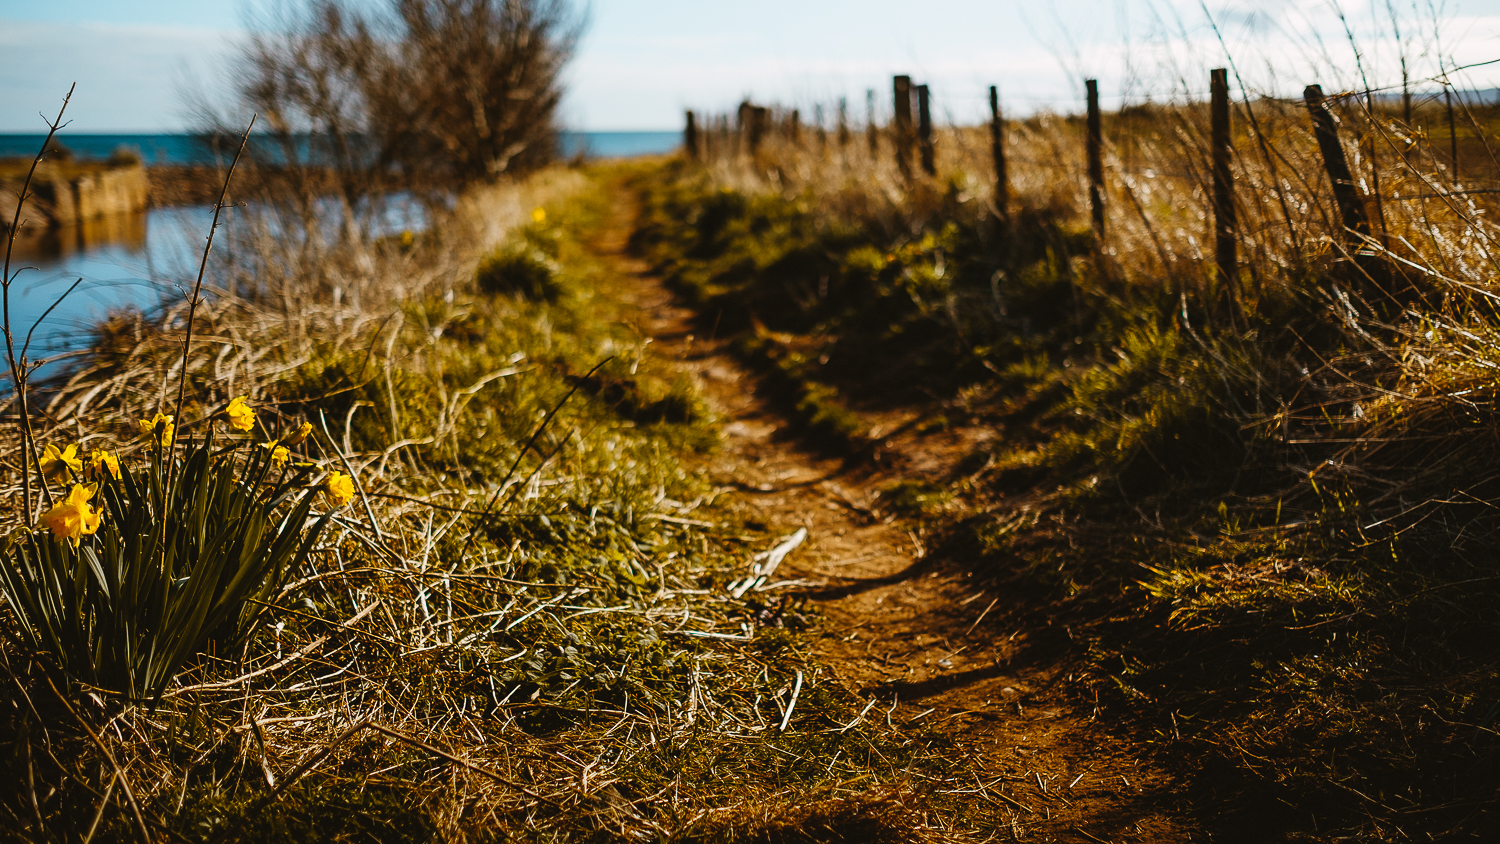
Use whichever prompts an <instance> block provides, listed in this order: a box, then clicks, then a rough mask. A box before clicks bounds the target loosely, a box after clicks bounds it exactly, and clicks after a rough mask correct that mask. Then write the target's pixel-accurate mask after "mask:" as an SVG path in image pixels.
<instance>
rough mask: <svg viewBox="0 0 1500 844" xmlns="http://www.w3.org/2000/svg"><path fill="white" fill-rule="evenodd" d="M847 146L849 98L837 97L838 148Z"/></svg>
mask: <svg viewBox="0 0 1500 844" xmlns="http://www.w3.org/2000/svg"><path fill="white" fill-rule="evenodd" d="M847 146H849V100H848V98H847V97H839V148H840V149H843V148H844V147H847Z"/></svg>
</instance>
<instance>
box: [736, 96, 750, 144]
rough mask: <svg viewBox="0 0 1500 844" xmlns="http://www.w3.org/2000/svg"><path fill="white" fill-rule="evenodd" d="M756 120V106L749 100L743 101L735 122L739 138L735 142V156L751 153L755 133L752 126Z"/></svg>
mask: <svg viewBox="0 0 1500 844" xmlns="http://www.w3.org/2000/svg"><path fill="white" fill-rule="evenodd" d="M754 119H755V106H753V105H751V104H750V101H749V100H743V101H741V102H740V107H739V110H738V111H737V112H735V120H734V131H735V134H736V135H737V136H738V137H736V138H735V141H734V144H735V150H734V152H735V155H742V154H746V153H749V152H751V149H750V146H751V140H750V136H751V135H752V134H754V132H753V127H752V126H751V125H750V124H751V123H752V122H754Z"/></svg>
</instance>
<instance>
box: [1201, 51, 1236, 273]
mask: <svg viewBox="0 0 1500 844" xmlns="http://www.w3.org/2000/svg"><path fill="white" fill-rule="evenodd" d="M1208 89H1209V124H1210V127H1211V130H1212V146H1213V173H1214V260H1215V262H1216V263H1217V264H1218V267H1219V280H1220V281H1221V282H1222V283H1224V284H1228V285H1235V286H1236V287H1237V286H1238V283H1239V259H1238V256H1236V254H1235V251H1236V237H1235V235H1236V229H1237V226H1236V223H1235V216H1234V181H1233V179H1234V176H1233V174H1232V173H1231V172H1230V170H1229V159H1230V157H1231V156H1232V155H1233V154H1234V144H1233V141H1232V136H1231V135H1230V131H1229V71H1228V70H1226V69H1224V68H1222V67H1216V68H1214V69H1213V70H1210V71H1209V84H1208Z"/></svg>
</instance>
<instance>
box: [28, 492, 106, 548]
mask: <svg viewBox="0 0 1500 844" xmlns="http://www.w3.org/2000/svg"><path fill="white" fill-rule="evenodd" d="M96 489H98V487H97V486H95V485H94V484H90V485H88V486H83V485H82V484H74V485H73V490H72V492H69V493H68V497H67V498H64V499H63V500H62V503H60V504H58V505H57V506H56V507H53V508H52V509H51V510H48V511H47V512H45V513H43V514H42V524H44V525H46V526H47V528H48V529H49V530H51V531H52V535H53V536H56V537H57V538H58V539H66V540H68V541H69V542H72V543H73V544H74V545H75V546H76V545H78V542H79V540H80V539H82V538H83V537H85V536H88V535H90V534H92V533H93V532H94V531H96V530H98V529H99V522H100V520H101V519H102V517H103V514H101V513H100V512H99V510H98V508H96V507H95V506H94V505H92V504H90V503H89V499H91V498H93V497H94V491H95V490H96Z"/></svg>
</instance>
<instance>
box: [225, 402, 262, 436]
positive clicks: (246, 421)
mask: <svg viewBox="0 0 1500 844" xmlns="http://www.w3.org/2000/svg"><path fill="white" fill-rule="evenodd" d="M248 398H250V397H249V396H237V397H235V398H234V399H232V400H230V402H229V409H228V410H227V411H225V412H226V413H228V414H229V427H231V428H234V429H236V430H239V431H248V430H250V429H251V428H254V427H255V409H254V408H252V407H251V406H250V404H249V402H247V401H245V400H246V399H248Z"/></svg>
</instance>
